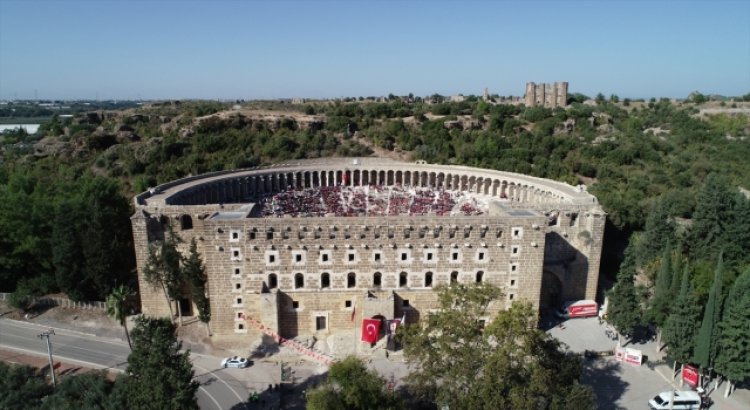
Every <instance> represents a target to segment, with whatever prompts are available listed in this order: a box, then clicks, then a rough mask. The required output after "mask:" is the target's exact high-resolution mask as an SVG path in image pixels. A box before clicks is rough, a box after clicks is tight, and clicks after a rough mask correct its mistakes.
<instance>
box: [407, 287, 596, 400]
mask: <svg viewBox="0 0 750 410" xmlns="http://www.w3.org/2000/svg"><path fill="white" fill-rule="evenodd" d="M435 290H436V292H437V294H438V300H439V306H440V307H439V309H438V310H437V311H436V312H434V313H430V314H428V315H427V317H425V318H424V320H422V321H421V322H420V323H417V324H414V325H410V326H407V327H405V328H402V329H401V330H400V331H399V337H400V338H401V339H402V341H403V345H404V354H405V357H406V358H407V360H408V361H409V363H412V364H413V365H414V367H415V370H414V372H412V373H411V374H410V375H409V376H408V377H407V381H408V382H409V385H410V388H411V389H413V390H414V392H415V394H416V395H418V396H419V397H422V398H424V399H427V400H430V401H432V402H434V403H435V404H436V405H438V406H439V407H440V406H448V407H449V408H451V409H464V408H546V409H574V408H577V409H586V408H591V409H593V408H595V401H594V395H593V393H592V392H591V390H590V388H588V387H584V386H582V385H581V384H580V383H579V382H578V380H579V378H580V375H581V362H580V358H579V357H577V356H575V355H570V354H568V353H566V352H564V351H563V350H562V347H561V346H560V343H559V342H558V341H557V340H556V339H554V338H552V337H550V336H549V335H547V334H546V333H544V332H543V331H541V330H538V329H536V326H535V325H536V322H535V321H536V316H535V315H534V313H533V310H532V308H531V307H530V306H529V305H525V304H516V305H514V306H513V307H512V308H510V309H509V310H501V311H499V312H498V313H497V316H496V318H495V319H494V320H493V321H492V322H491V323H489V324H487V325H486V326H484V325H483V321H484V320H486V318H487V317H488V316H489V312H490V310H489V309H490V307H491V306H493V305H494V304H497V303H502V302H500V300H499V298H500V296H501V292H500V290H499V289H498V288H495V287H493V286H491V285H489V284H486V283H478V284H472V285H463V284H454V285H453V286H450V287H446V286H440V287H437V288H436V289H435Z"/></svg>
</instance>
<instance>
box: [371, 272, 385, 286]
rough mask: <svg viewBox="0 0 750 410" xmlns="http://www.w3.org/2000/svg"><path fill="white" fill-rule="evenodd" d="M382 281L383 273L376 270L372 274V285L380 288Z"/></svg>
mask: <svg viewBox="0 0 750 410" xmlns="http://www.w3.org/2000/svg"><path fill="white" fill-rule="evenodd" d="M382 283H383V275H382V274H381V273H380V272H375V274H374V275H372V286H374V287H376V288H379V287H380V286H381V284H382Z"/></svg>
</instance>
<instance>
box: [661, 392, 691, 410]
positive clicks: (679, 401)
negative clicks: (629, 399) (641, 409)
mask: <svg viewBox="0 0 750 410" xmlns="http://www.w3.org/2000/svg"><path fill="white" fill-rule="evenodd" d="M648 407H649V408H650V409H653V410H669V409H672V410H700V408H701V396H700V394H698V392H694V391H665V392H661V393H659V394H658V395H656V397H654V398H653V399H651V400H649V401H648Z"/></svg>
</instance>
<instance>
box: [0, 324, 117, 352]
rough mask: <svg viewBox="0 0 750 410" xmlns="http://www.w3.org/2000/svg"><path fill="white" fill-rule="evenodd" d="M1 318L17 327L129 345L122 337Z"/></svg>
mask: <svg viewBox="0 0 750 410" xmlns="http://www.w3.org/2000/svg"><path fill="white" fill-rule="evenodd" d="M0 320H2V321H4V322H6V324H7V325H8V326H16V327H20V328H25V329H28V330H31V329H33V328H41V329H45V330H46V329H54V330H55V332H60V334H63V335H65V336H69V337H76V336H86V337H96V338H97V340H99V341H100V342H102V343H109V344H114V345H118V346H123V345H127V342H124V341H122V340H120V339H113V338H110V337H106V336H97V335H96V334H94V333H85V332H79V331H77V330H71V329H66V328H61V327H54V326H45V325H42V324H39V323H34V322H23V321H20V320H14V319H0Z"/></svg>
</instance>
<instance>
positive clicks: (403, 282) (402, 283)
mask: <svg viewBox="0 0 750 410" xmlns="http://www.w3.org/2000/svg"><path fill="white" fill-rule="evenodd" d="M407 286H409V275H408V274H407V273H406V272H401V273H399V274H398V287H400V288H405V287H407Z"/></svg>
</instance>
